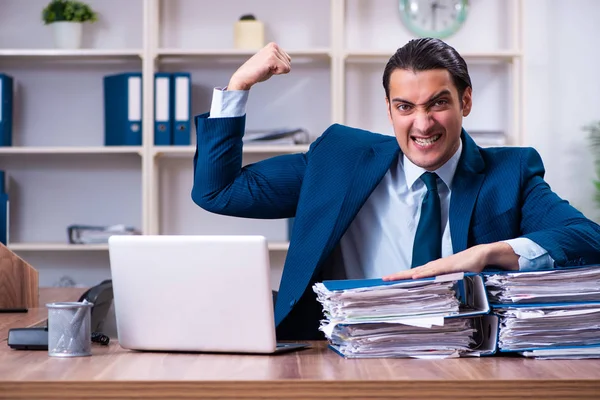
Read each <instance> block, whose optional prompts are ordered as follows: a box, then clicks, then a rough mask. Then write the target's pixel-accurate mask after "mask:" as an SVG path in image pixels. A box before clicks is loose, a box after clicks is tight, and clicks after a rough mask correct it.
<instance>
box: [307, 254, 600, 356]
mask: <svg viewBox="0 0 600 400" xmlns="http://www.w3.org/2000/svg"><path fill="white" fill-rule="evenodd" d="M444 284H445V285H446V289H448V288H449V286H448V285H451V287H452V295H449V294H448V293H449V292H448V291H446V292H444V291H443V290H442V288H440V285H444ZM313 291H315V293H316V294H317V300H318V301H319V302H320V303H321V304H322V306H323V314H324V319H323V320H322V321H321V327H320V330H321V331H323V332H324V334H325V337H326V338H327V339H328V340H329V347H330V348H331V349H332V350H334V351H335V352H337V353H338V354H340V355H341V356H343V357H345V358H379V357H382V358H383V357H395V358H397V357H412V358H431V357H444V358H446V357H472V356H477V357H478V356H492V355H494V354H497V353H505V354H507V353H512V354H515V355H519V356H525V357H533V358H544V359H556V358H600V335H599V334H598V329H599V327H600V265H593V266H579V267H571V268H561V269H552V270H544V271H531V272H504V271H502V272H484V273H481V274H472V273H465V274H462V273H459V274H449V275H442V276H438V277H435V278H425V279H417V280H407V281H396V282H384V281H382V280H381V279H364V280H333V281H323V282H319V283H316V284H315V285H314V286H313ZM453 297H455V299H454V300H456V301H454V300H452V298H453ZM469 331H470V332H471V333H470V334H468V335H467V336H465V335H466V333H465V332H467V333H468V332H469ZM461 335H462V336H461ZM466 342H468V346H466V345H465V343H466Z"/></svg>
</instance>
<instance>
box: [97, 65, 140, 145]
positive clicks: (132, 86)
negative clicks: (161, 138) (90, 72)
mask: <svg viewBox="0 0 600 400" xmlns="http://www.w3.org/2000/svg"><path fill="white" fill-rule="evenodd" d="M103 83H104V144H105V145H106V146H141V144H142V74H141V73H138V72H130V73H122V74H116V75H108V76H105V77H104V82H103Z"/></svg>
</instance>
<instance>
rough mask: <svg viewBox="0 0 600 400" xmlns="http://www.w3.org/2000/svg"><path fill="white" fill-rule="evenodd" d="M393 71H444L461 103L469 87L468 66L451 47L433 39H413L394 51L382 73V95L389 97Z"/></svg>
mask: <svg viewBox="0 0 600 400" xmlns="http://www.w3.org/2000/svg"><path fill="white" fill-rule="evenodd" d="M396 69H405V70H409V71H414V72H419V71H429V70H432V69H445V70H447V71H448V72H449V73H450V75H451V76H452V81H453V82H454V86H456V89H457V90H458V99H459V100H462V95H463V93H464V92H465V89H466V88H468V87H472V86H471V78H470V77H469V70H468V69H467V63H466V62H465V60H464V59H463V58H462V57H461V55H460V54H458V52H457V51H456V50H455V49H454V47H452V46H450V45H448V44H447V43H445V42H443V41H441V40H439V39H433V38H422V39H413V40H411V41H409V42H408V43H407V44H405V45H404V46H402V47H400V48H399V49H398V50H396V53H395V54H394V55H393V56H392V57H391V58H390V60H389V61H388V63H387V65H386V66H385V70H384V71H383V88H384V89H385V96H386V97H387V98H388V100H389V98H390V76H391V75H392V72H394V70H396Z"/></svg>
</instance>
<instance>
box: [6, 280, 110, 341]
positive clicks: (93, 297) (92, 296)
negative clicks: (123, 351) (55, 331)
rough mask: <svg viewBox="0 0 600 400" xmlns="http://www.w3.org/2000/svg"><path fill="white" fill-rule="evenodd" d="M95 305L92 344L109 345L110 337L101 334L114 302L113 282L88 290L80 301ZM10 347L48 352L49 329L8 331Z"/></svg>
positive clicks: (92, 310) (92, 322)
mask: <svg viewBox="0 0 600 400" xmlns="http://www.w3.org/2000/svg"><path fill="white" fill-rule="evenodd" d="M83 300H87V301H89V302H91V303H94V306H93V307H92V309H91V310H90V314H91V328H92V342H95V343H100V344H103V345H107V344H108V343H109V341H110V339H109V338H108V336H106V335H104V334H102V333H100V332H101V331H102V326H103V324H104V320H105V319H106V315H107V314H108V310H109V309H110V306H111V304H112V302H113V289H112V280H111V279H107V280H105V281H102V282H100V283H99V284H98V285H96V286H94V287H92V288H90V289H88V290H87V291H86V292H85V293H84V294H82V295H81V297H79V301H83ZM7 343H8V346H9V347H11V348H12V349H15V350H48V327H47V326H44V327H35V328H13V329H10V330H9V331H8V341H7Z"/></svg>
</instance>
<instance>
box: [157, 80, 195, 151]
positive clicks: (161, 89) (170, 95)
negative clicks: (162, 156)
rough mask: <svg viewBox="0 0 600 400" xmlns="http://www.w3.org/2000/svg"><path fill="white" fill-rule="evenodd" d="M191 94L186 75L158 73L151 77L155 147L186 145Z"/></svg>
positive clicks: (187, 141) (188, 142) (187, 142)
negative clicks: (152, 81) (152, 83)
mask: <svg viewBox="0 0 600 400" xmlns="http://www.w3.org/2000/svg"><path fill="white" fill-rule="evenodd" d="M191 92H192V90H191V74H190V73H189V72H173V73H171V72H158V73H156V74H155V75H154V144H155V145H156V146H170V145H176V146H188V145H190V143H191V130H190V129H191V101H192V99H191Z"/></svg>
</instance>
